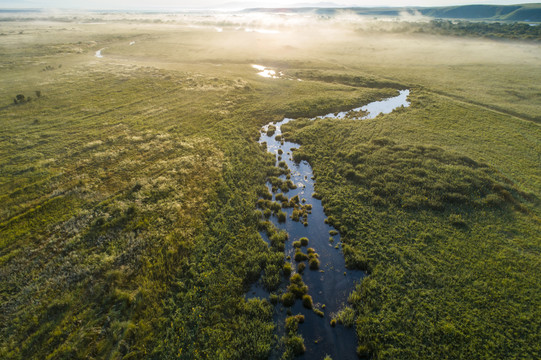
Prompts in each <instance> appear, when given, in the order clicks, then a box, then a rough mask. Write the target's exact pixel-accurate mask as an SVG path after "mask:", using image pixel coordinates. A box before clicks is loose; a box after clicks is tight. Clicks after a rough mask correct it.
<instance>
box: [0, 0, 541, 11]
mask: <svg viewBox="0 0 541 360" xmlns="http://www.w3.org/2000/svg"><path fill="white" fill-rule="evenodd" d="M539 1H540V0H534V1H528V0H526V1H524V0H515V1H512V0H511V1H510V0H492V1H490V0H487V1H484V0H336V1H333V0H312V1H311V0H275V1H269V0H91V1H80V0H0V8H4V9H6V8H60V9H62V8H65V9H153V8H154V9H159V8H202V7H208V8H219V7H223V6H226V7H238V8H245V7H263V6H265V7H286V6H293V5H297V6H298V5H299V4H307V5H313V4H317V3H323V2H324V3H334V4H337V5H344V6H353V5H354V6H444V5H462V4H517V3H520V4H522V3H535V2H539Z"/></svg>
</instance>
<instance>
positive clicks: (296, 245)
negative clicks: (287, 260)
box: [293, 241, 301, 249]
mask: <svg viewBox="0 0 541 360" xmlns="http://www.w3.org/2000/svg"><path fill="white" fill-rule="evenodd" d="M293 247H294V248H296V249H298V248H300V247H301V242H300V241H293Z"/></svg>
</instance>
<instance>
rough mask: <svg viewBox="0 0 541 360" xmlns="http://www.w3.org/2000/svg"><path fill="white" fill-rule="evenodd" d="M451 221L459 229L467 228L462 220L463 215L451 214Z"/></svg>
mask: <svg viewBox="0 0 541 360" xmlns="http://www.w3.org/2000/svg"><path fill="white" fill-rule="evenodd" d="M449 221H450V222H451V225H453V226H455V227H458V228H465V227H467V225H466V221H464V219H463V218H462V215H460V214H451V215H449Z"/></svg>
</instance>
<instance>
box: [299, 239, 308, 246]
mask: <svg viewBox="0 0 541 360" xmlns="http://www.w3.org/2000/svg"><path fill="white" fill-rule="evenodd" d="M299 241H300V242H301V245H302V246H307V245H308V238H307V237H301V238H300V239H299Z"/></svg>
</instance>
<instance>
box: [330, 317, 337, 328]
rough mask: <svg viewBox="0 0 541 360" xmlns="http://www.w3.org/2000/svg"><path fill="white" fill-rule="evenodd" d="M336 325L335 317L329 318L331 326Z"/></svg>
mask: <svg viewBox="0 0 541 360" xmlns="http://www.w3.org/2000/svg"><path fill="white" fill-rule="evenodd" d="M335 326H336V319H332V320H331V327H335Z"/></svg>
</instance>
